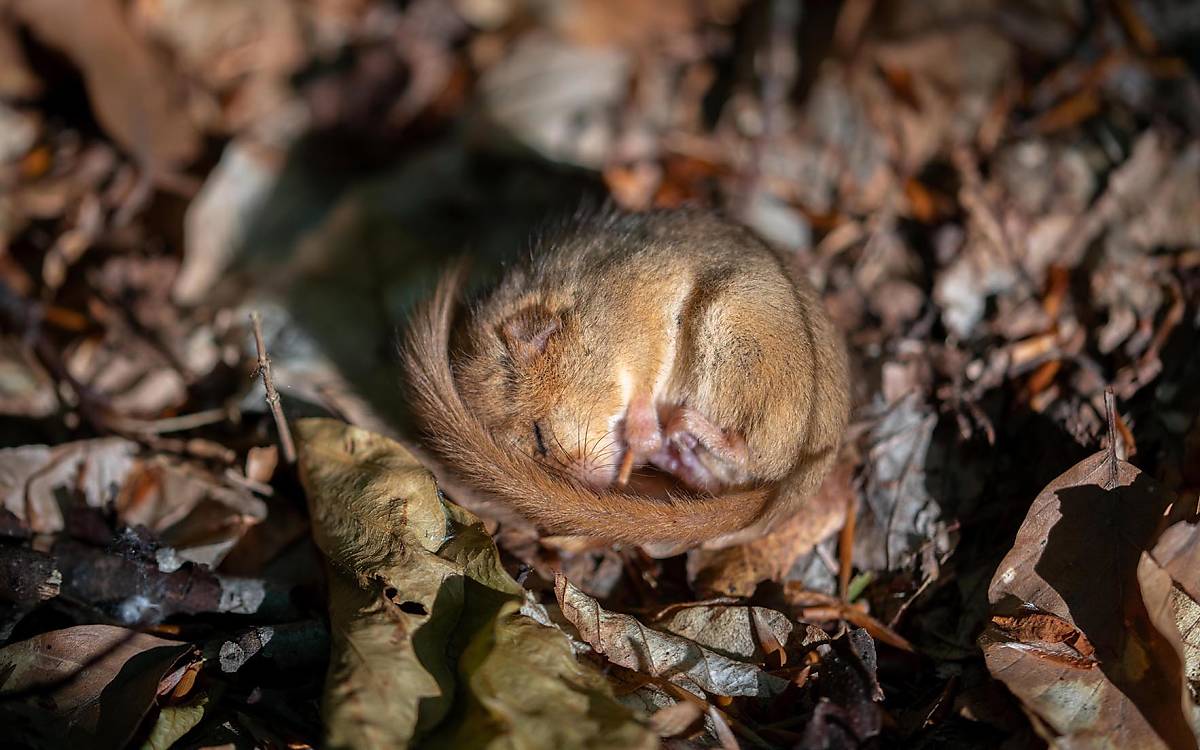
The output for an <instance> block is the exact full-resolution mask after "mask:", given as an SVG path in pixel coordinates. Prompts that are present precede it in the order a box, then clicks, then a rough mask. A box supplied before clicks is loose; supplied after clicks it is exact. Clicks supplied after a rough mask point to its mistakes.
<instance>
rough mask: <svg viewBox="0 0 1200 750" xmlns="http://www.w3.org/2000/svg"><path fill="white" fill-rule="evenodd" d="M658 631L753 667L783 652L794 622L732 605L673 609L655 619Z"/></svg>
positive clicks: (763, 610)
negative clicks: (660, 630)
mask: <svg viewBox="0 0 1200 750" xmlns="http://www.w3.org/2000/svg"><path fill="white" fill-rule="evenodd" d="M654 627H656V628H660V629H662V630H666V631H667V632H669V633H674V634H675V635H678V636H682V637H684V638H687V639H689V640H692V641H695V642H696V643H698V644H700V645H701V646H703V647H705V648H708V649H711V650H713V651H715V652H717V653H718V654H721V655H722V656H727V657H729V658H730V659H736V660H738V661H745V662H750V663H753V664H763V663H765V662H766V660H767V657H768V655H769V654H772V653H777V652H779V651H781V650H782V646H783V645H785V644H787V642H788V637H789V636H790V635H791V633H792V623H791V621H790V620H788V619H787V616H786V615H784V614H783V613H781V612H776V611H775V610H773V609H767V608H766V607H747V606H742V605H730V604H701V605H698V606H678V607H672V608H670V609H669V610H668V611H666V612H663V613H661V614H659V616H658V617H656V618H655V619H654Z"/></svg>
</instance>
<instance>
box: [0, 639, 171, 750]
mask: <svg viewBox="0 0 1200 750" xmlns="http://www.w3.org/2000/svg"><path fill="white" fill-rule="evenodd" d="M188 648H189V647H188V645H187V644H184V643H178V642H175V641H167V640H164V639H162V638H155V637H154V636H152V635H147V634H145V633H138V632H136V631H133V630H127V629H125V628H118V627H113V626H111V625H79V626H76V627H72V628H66V629H65V630H54V631H51V632H49V633H43V634H41V635H39V636H36V637H34V638H30V639H29V640H27V641H20V642H18V643H14V644H12V645H9V646H6V647H5V648H4V649H0V675H2V676H0V698H3V699H5V700H4V702H3V706H4V707H3V710H0V723H2V724H4V725H5V726H8V727H14V728H15V727H16V726H17V724H15V723H10V722H11V721H12V716H13V714H11V713H9V714H8V715H7V716H5V712H8V711H15V710H16V707H15V706H14V703H17V700H18V699H19V701H20V703H21V704H23V705H25V706H27V707H28V710H29V711H30V712H31V713H30V714H27V715H26V718H29V719H32V721H30V722H29V723H28V724H25V723H24V722H22V724H23V725H24V728H26V730H27V731H28V730H29V729H33V731H37V732H38V733H39V734H41V733H43V732H44V733H45V735H43V736H39V737H38V738H37V739H39V740H41V742H36V743H33V744H36V745H37V746H41V747H52V746H55V744H57V743H55V742H53V741H52V740H51V738H57V739H58V741H59V742H61V743H63V744H61V746H67V745H66V743H67V742H69V743H70V744H71V746H74V747H123V746H124V745H125V743H126V742H127V741H128V740H129V737H130V735H132V734H133V732H134V730H135V729H137V727H138V725H139V724H140V723H141V721H142V718H143V717H144V716H145V715H146V713H147V712H148V711H149V710H150V709H151V708H152V707H153V706H154V699H155V695H156V694H157V691H158V687H159V681H160V680H161V679H162V678H163V676H164V675H165V674H166V673H167V672H168V671H169V670H170V669H171V667H172V666H173V665H174V664H175V662H176V661H178V660H179V657H180V656H182V655H183V654H184V652H186V651H187V650H188ZM14 733H15V730H14ZM24 739H25V740H31V739H33V738H30V737H26V738H24ZM7 741H12V742H14V743H16V744H20V745H24V744H25V743H24V742H21V740H20V739H18V738H17V737H15V736H12V735H8V736H7V737H6V742H7Z"/></svg>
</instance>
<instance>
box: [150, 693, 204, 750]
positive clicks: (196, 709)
mask: <svg viewBox="0 0 1200 750" xmlns="http://www.w3.org/2000/svg"><path fill="white" fill-rule="evenodd" d="M207 707H208V696H203V697H201V698H200V699H199V700H196V701H193V702H189V703H185V704H181V705H178V706H166V707H165V708H163V709H162V710H161V711H159V712H158V718H157V719H155V721H154V727H153V728H152V729H151V730H150V736H149V737H147V738H146V741H145V742H143V743H142V750H170V748H171V747H172V746H173V745H174V744H175V743H176V742H178V741H179V739H180V738H181V737H183V735H185V734H187V733H188V732H190V731H192V729H193V728H194V727H195V726H196V725H197V724H199V723H200V720H201V719H203V718H204V711H205V709H206V708H207Z"/></svg>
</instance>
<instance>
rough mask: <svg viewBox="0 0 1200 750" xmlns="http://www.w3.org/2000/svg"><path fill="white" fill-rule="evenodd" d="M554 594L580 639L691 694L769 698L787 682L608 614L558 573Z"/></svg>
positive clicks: (614, 659)
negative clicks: (701, 692)
mask: <svg viewBox="0 0 1200 750" xmlns="http://www.w3.org/2000/svg"><path fill="white" fill-rule="evenodd" d="M554 594H555V596H556V597H557V598H558V605H559V607H561V608H562V612H563V615H564V616H565V617H566V618H567V620H569V621H570V623H571V624H572V625H574V626H575V627H576V628H577V629H578V630H579V635H580V637H582V638H583V640H585V641H587V643H588V644H589V645H590V646H591V647H592V648H593V649H595V650H596V652H597V653H601V654H604V656H605V657H607V658H608V660H609V661H611V662H612V663H614V664H618V665H620V666H622V667H626V668H629V669H636V670H638V671H640V672H644V673H646V674H650V675H654V676H655V677H663V678H666V679H669V680H671V681H672V682H674V683H676V684H678V685H681V686H683V687H685V688H687V689H688V690H691V691H692V692H697V691H701V690H702V691H704V692H707V693H712V694H714V695H724V696H736V695H751V696H761V697H769V696H772V695H777V694H778V693H780V692H782V691H783V689H784V688H785V687H787V684H788V683H787V681H786V680H782V679H780V678H778V677H775V676H774V675H771V674H767V673H766V672H764V671H762V670H761V669H759V668H758V667H756V666H754V665H752V664H746V663H744V662H740V661H735V660H733V659H730V658H728V657H725V656H722V655H721V654H718V653H716V652H715V651H712V650H710V649H707V648H705V647H703V646H701V645H700V644H698V643H696V642H695V641H692V640H689V639H687V638H682V637H680V636H677V635H673V634H670V633H664V632H662V631H659V630H655V629H653V628H650V627H647V626H645V625H643V624H642V623H640V622H638V620H637V619H636V618H634V617H631V616H629V615H623V614H619V613H616V612H609V611H608V610H605V609H604V608H602V607H601V606H600V604H599V603H598V602H597V601H596V600H595V599H593V598H592V597H590V596H588V595H587V594H585V593H583V592H582V591H580V590H579V589H577V588H575V586H573V585H571V582H570V581H568V580H567V579H566V577H564V576H563V575H562V574H559V575H558V576H556V577H555V580H554Z"/></svg>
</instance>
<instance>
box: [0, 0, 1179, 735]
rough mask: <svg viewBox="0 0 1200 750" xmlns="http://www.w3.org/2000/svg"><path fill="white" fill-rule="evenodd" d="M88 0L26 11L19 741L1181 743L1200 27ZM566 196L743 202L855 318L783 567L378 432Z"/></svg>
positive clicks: (0, 123)
mask: <svg viewBox="0 0 1200 750" xmlns="http://www.w3.org/2000/svg"><path fill="white" fill-rule="evenodd" d="M83 5H84V4H80V3H78V2H74V1H73V0H53V2H22V1H20V0H16V1H14V2H9V3H0V435H2V436H3V442H0V497H2V498H3V510H0V661H2V662H3V664H5V665H8V666H6V667H4V668H0V692H3V693H4V696H6V697H5V698H4V699H2V700H0V722H3V723H4V725H5V726H6V727H9V726H12V727H17V728H18V732H19V733H18V735H17V736H18V737H19V738H20V739H21V741H22V742H24V743H25V744H29V745H34V746H43V747H53V746H60V745H61V744H63V742H65V741H69V740H74V741H77V742H79V741H82V740H80V739H79V738H86V739H88V740H92V742H91V743H89V744H96V743H98V742H103V743H108V744H109V745H111V746H131V745H138V746H144V747H168V746H175V747H211V746H222V745H230V744H232V745H235V746H265V747H282V746H289V747H306V746H324V745H335V746H336V745H353V746H371V745H376V746H387V747H393V746H402V745H407V746H442V747H458V746H466V745H470V746H475V745H481V744H491V745H504V746H522V747H551V746H553V747H575V746H590V745H596V746H619V747H634V746H647V747H648V746H651V745H654V744H656V743H661V744H662V745H664V746H667V747H674V748H690V747H735V746H742V747H829V748H834V747H839V748H840V747H857V746H892V745H912V746H927V745H930V744H938V745H944V746H950V747H972V748H974V747H1001V746H1003V747H1026V746H1030V747H1036V746H1041V745H1042V744H1049V745H1052V746H1056V747H1078V746H1104V745H1105V744H1108V745H1110V746H1146V747H1155V746H1164V747H1194V746H1195V744H1196V739H1195V738H1196V736H1197V731H1196V730H1197V727H1198V726H1200V701H1198V696H1200V625H1198V624H1197V623H1200V603H1198V601H1200V599H1198V597H1200V582H1198V581H1197V580H1196V575H1197V574H1196V571H1197V570H1200V566H1198V563H1200V559H1198V554H1200V553H1197V549H1200V543H1197V541H1196V540H1197V531H1196V530H1197V523H1196V515H1197V498H1198V496H1200V471H1197V469H1196V467H1197V466H1200V416H1197V415H1200V389H1197V388H1196V387H1195V384H1196V383H1200V360H1197V358H1196V357H1194V356H1192V352H1194V350H1195V347H1196V344H1197V328H1198V326H1200V313H1198V312H1197V299H1200V276H1198V273H1200V250H1198V249H1197V246H1198V243H1200V212H1198V211H1196V210H1195V204H1196V201H1197V197H1198V195H1200V188H1198V187H1197V186H1200V177H1198V175H1200V143H1198V141H1197V138H1196V134H1197V132H1200V108H1198V107H1197V102H1200V97H1198V96H1197V91H1198V89H1197V86H1198V84H1197V77H1196V70H1197V67H1196V61H1195V59H1194V58H1195V55H1194V54H1193V53H1194V50H1192V47H1194V44H1192V43H1191V42H1192V41H1193V40H1192V37H1194V35H1195V34H1194V32H1195V24H1194V23H1193V22H1192V21H1191V16H1192V15H1194V14H1191V13H1190V8H1189V7H1188V4H1187V3H1184V2H1174V1H1170V2H1156V3H1150V2H1143V1H1142V0H1114V2H1111V3H1102V4H1098V5H1096V6H1095V7H1092V6H1090V5H1088V6H1087V7H1084V6H1081V5H1080V4H1078V3H1073V2H1066V1H1064V2H1043V3H1035V4H1028V3H1026V4H1012V3H1003V2H999V1H998V0H980V1H979V2H972V3H968V4H961V3H958V4H956V3H912V4H885V3H871V2H859V1H858V0H850V1H849V2H845V3H841V4H819V3H804V4H795V3H789V2H785V1H783V0H761V1H757V2H745V1H743V0H732V1H729V2H725V1H720V2H705V3H698V4H697V3H685V2H668V3H660V4H657V5H655V7H654V8H650V7H649V6H647V5H646V4H644V3H636V2H602V1H601V0H566V1H565V2H562V3H555V4H550V5H547V4H544V3H532V2H525V0H489V2H479V1H478V0H455V2H450V3H442V2H424V1H418V2H412V3H399V4H398V3H385V2H379V1H376V0H363V1H362V2H355V3H333V2H319V3H307V4H292V3H286V2H274V1H272V2H263V3H255V4H240V3H230V2H223V1H221V0H203V1H202V2H191V3H174V2H128V3H118V2H111V0H105V2H100V3H87V4H86V6H87V7H86V8H83ZM93 6H94V7H93ZM85 12H86V14H87V16H88V18H89V19H90V20H91V21H92V22H90V23H85V24H80V23H78V22H77V19H78V17H80V16H81V15H82V14H84V13H85ZM564 167H565V168H566V169H564ZM583 195H588V196H592V197H596V196H600V197H603V198H611V199H612V200H613V201H615V202H616V203H617V204H618V205H621V206H624V207H626V208H630V209H633V210H644V209H647V208H651V207H670V206H677V205H682V204H687V203H694V204H700V205H705V206H713V207H716V208H719V209H722V210H724V211H725V212H726V213H728V214H730V215H732V216H733V217H735V218H737V219H739V220H741V221H742V222H744V223H746V224H747V225H748V226H749V227H750V228H751V229H752V230H754V231H755V232H757V233H758V234H759V235H761V236H762V237H764V238H765V239H767V240H768V241H769V242H771V243H773V244H775V245H776V246H777V247H778V248H779V249H780V250H781V251H782V252H783V253H784V255H785V257H786V258H787V259H788V260H789V262H793V263H795V264H796V265H797V266H798V267H801V268H803V269H804V270H805V272H806V273H808V274H809V276H810V277H811V278H812V280H813V281H814V283H815V284H816V285H817V286H818V288H819V289H820V290H821V291H822V293H823V295H824V297H825V301H826V304H827V306H828V307H829V309H830V310H831V312H832V313H833V314H834V316H835V318H836V320H837V322H838V323H839V325H840V326H841V327H842V328H843V330H845V331H846V333H847V337H848V343H849V349H850V352H851V356H852V359H853V362H854V371H855V378H854V384H855V389H856V393H855V399H856V403H857V404H859V408H858V409H856V412H855V417H856V421H855V422H854V424H853V425H852V427H851V429H850V431H849V434H848V436H847V440H846V445H845V450H844V453H843V455H842V457H841V460H840V462H839V465H838V467H837V469H836V470H835V471H834V473H833V474H832V475H831V476H830V478H829V480H828V481H827V482H826V484H825V486H824V487H823V488H822V490H821V492H820V493H819V494H818V495H817V496H815V497H813V498H812V499H811V500H810V503H809V505H808V507H807V508H806V510H805V512H803V513H801V514H800V515H798V516H796V517H795V518H793V519H791V520H790V521H789V522H787V523H785V524H782V525H781V526H780V528H778V529H776V530H775V531H773V532H772V533H771V534H770V535H768V536H767V537H765V538H763V539H761V540H758V541H756V542H753V543H750V544H744V545H740V546H737V547H732V548H728V549H704V548H701V549H696V550H691V551H687V552H686V554H685V553H684V552H683V551H681V550H674V549H636V548H621V547H617V548H614V547H608V546H604V545H598V544H596V543H594V542H592V541H588V540H579V539H567V538H552V537H546V536H544V535H541V534H540V533H539V532H538V530H537V529H536V528H533V527H532V526H530V525H529V524H527V523H524V522H522V521H521V520H520V519H516V518H513V516H512V515H511V514H510V513H505V512H504V510H503V509H497V508H494V507H489V506H487V505H486V504H480V503H478V502H477V500H476V499H475V498H472V497H469V496H466V495H465V494H462V493H458V492H456V491H455V489H456V488H454V487H453V486H452V485H450V484H448V483H446V484H441V485H438V484H436V483H435V482H434V480H433V479H432V478H431V477H430V476H429V475H428V474H426V473H425V472H424V470H423V469H421V468H420V465H419V463H418V462H417V461H418V459H419V457H420V455H421V454H420V451H419V446H416V445H411V444H406V445H405V447H401V444H400V443H395V442H390V441H389V440H390V438H391V437H394V436H397V435H405V434H407V432H406V430H407V427H406V423H405V421H404V420H405V415H404V411H405V409H404V407H405V395H404V393H403V390H402V389H401V388H400V387H399V386H398V385H397V384H398V382H399V380H398V377H397V374H398V368H397V361H396V357H395V355H394V340H395V335H396V332H397V330H399V329H400V328H401V327H402V326H403V323H404V320H405V316H406V311H407V309H408V306H409V305H410V304H411V302H412V301H413V300H414V299H416V298H418V297H419V296H420V295H421V294H422V293H423V291H424V290H425V289H426V288H427V281H428V277H427V276H426V274H428V273H430V272H432V270H434V269H436V268H438V267H440V266H442V265H444V263H445V262H446V261H447V260H448V259H449V257H450V256H452V255H454V254H456V253H459V252H461V251H462V250H463V248H468V249H469V252H470V253H471V254H472V255H473V256H475V257H476V259H477V260H478V261H479V265H480V266H481V267H482V266H487V265H489V264H493V263H495V262H502V261H503V259H504V258H505V256H506V254H511V253H512V252H515V251H517V250H518V249H519V248H521V247H523V244H522V243H523V242H524V241H525V238H526V237H527V236H528V234H529V232H530V230H531V228H532V227H534V226H536V222H537V221H538V220H539V219H540V218H542V217H544V216H546V215H547V214H549V215H554V214H555V213H562V212H563V211H570V210H572V209H574V208H575V207H576V206H577V205H578V202H579V200H580V196H583ZM250 312H261V313H262V314H263V323H264V333H265V345H266V348H267V350H268V351H269V354H270V357H271V359H272V360H273V367H272V372H271V376H272V377H273V379H274V387H275V388H276V389H277V390H278V392H279V393H280V394H281V402H280V404H281V406H282V407H283V409H282V411H283V413H285V414H286V415H287V420H288V422H290V424H291V427H292V428H294V429H295V430H296V431H297V434H300V435H301V436H302V438H303V439H302V441H301V442H302V443H303V446H302V450H301V453H302V460H301V462H300V466H299V467H296V466H294V465H292V464H290V463H289V461H288V460H287V456H286V451H283V452H280V451H279V450H277V448H276V444H277V436H278V434H279V433H278V429H279V428H278V425H277V423H276V420H275V416H274V415H273V413H272V411H273V409H272V408H270V407H268V405H267V404H265V403H264V400H263V391H262V389H261V387H260V385H259V383H258V382H257V381H255V380H254V379H252V377H251V376H252V374H253V373H255V372H256V371H257V359H258V357H257V353H256V351H255V348H254V344H253V338H252V336H251V332H250V328H251V326H250V325H249V323H248V318H249V313H250ZM1110 388H1111V389H1112V392H1113V393H1114V395H1115V397H1116V398H1115V401H1114V403H1112V404H1111V406H1110V405H1108V404H1106V401H1105V393H1106V391H1107V390H1108V389H1110ZM312 416H317V417H325V418H333V419H335V420H340V422H339V421H325V422H310V421H305V420H303V419H302V418H305V417H312ZM345 423H350V424H352V425H355V426H354V427H349V426H347V425H346V424H345ZM366 430H370V431H371V432H366ZM384 435H387V436H389V437H386V438H385V437H384ZM410 448H411V449H412V452H411V453H410V452H408V449H410ZM351 449H352V450H353V451H355V453H350V452H349V451H350V450H351ZM1097 451H1100V452H1099V453H1097ZM414 457H415V458H414ZM1135 466H1136V468H1135ZM439 488H440V489H439ZM350 508H354V509H357V510H354V511H349V512H348V509H350ZM468 508H469V510H468ZM585 614H590V619H589V617H587V616H585ZM114 634H115V635H114ZM67 642H69V643H70V644H72V645H71V648H72V649H73V650H74V651H76V652H77V653H78V654H80V655H91V656H93V657H94V658H95V661H94V662H87V660H86V659H83V660H81V661H78V662H74V661H64V662H62V664H61V665H60V666H61V668H62V669H63V670H68V671H70V672H71V673H72V674H74V675H75V677H74V678H73V679H70V680H68V681H65V682H63V683H62V684H61V685H58V684H42V683H38V684H36V685H31V684H25V683H21V682H13V680H14V679H16V677H14V675H16V674H17V673H16V672H13V671H10V669H9V667H11V666H14V665H19V664H26V663H29V662H28V660H29V659H31V658H33V655H35V654H37V653H40V652H39V651H38V649H39V648H42V647H43V646H51V647H53V648H54V649H57V648H59V644H61V643H67ZM143 647H144V648H143ZM139 649H141V650H139ZM159 652H161V653H162V654H163V658H162V659H161V660H157V658H156V659H150V658H149V657H148V656H146V655H147V654H156V653H159ZM169 653H175V654H177V656H175V657H172V658H170V659H168V658H167V654H169ZM188 654H190V656H188ZM43 655H44V654H43ZM85 662H86V663H85ZM134 662H137V663H136V664H134ZM168 662H169V663H168ZM122 665H126V666H125V667H122ZM134 666H136V669H134V668H133V667H134ZM21 668H22V669H24V667H21ZM22 679H23V678H22ZM14 686H15V687H14ZM72 691H75V692H72ZM14 695H15V696H16V697H9V696H14ZM98 696H99V698H98ZM110 696H119V697H120V701H119V702H117V703H110V702H109V697H110ZM97 701H98V702H97ZM97 711H98V712H99V713H97ZM97 717H99V718H97ZM656 736H657V737H658V739H655V737H656Z"/></svg>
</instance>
